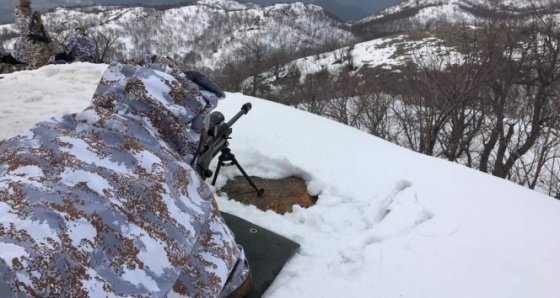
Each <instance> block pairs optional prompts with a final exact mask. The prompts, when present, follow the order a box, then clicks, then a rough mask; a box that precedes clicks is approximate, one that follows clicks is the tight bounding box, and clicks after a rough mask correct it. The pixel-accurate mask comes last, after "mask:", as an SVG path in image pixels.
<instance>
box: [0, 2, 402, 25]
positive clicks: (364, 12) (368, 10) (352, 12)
mask: <svg viewBox="0 0 560 298" xmlns="http://www.w3.org/2000/svg"><path fill="white" fill-rule="evenodd" d="M402 1H403V0H370V1H363V0H300V1H296V0H243V1H239V2H243V3H255V4H260V5H263V6H267V5H272V4H277V3H293V2H302V3H305V4H316V5H319V6H321V7H323V8H324V9H325V10H327V11H328V12H330V13H331V14H333V15H335V16H337V17H338V18H340V19H341V20H343V21H355V20H358V19H361V18H364V17H367V16H369V15H372V14H373V13H375V12H378V11H380V10H382V9H384V8H387V7H389V6H392V5H395V4H398V3H400V2H402ZM13 2H14V3H13V5H14V6H15V1H13ZM187 2H195V1H194V0H193V1H190V0H46V1H33V8H34V9H37V10H39V11H47V10H49V9H53V8H55V7H64V6H76V5H93V4H95V5H138V6H143V5H166V4H178V3H187ZM5 7H6V6H4V8H3V9H2V10H0V24H5V23H10V22H13V21H14V15H13V9H12V7H11V6H10V5H8V8H7V9H5Z"/></svg>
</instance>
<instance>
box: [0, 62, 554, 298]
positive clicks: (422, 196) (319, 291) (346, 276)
mask: <svg viewBox="0 0 560 298" xmlns="http://www.w3.org/2000/svg"><path fill="white" fill-rule="evenodd" d="M105 67H106V66H105V65H94V64H87V63H76V64H70V65H56V66H55V65H51V66H46V67H43V68H41V69H39V70H36V71H26V72H19V73H13V74H8V75H5V78H3V79H1V80H0V106H1V107H2V108H0V127H2V130H0V139H4V138H7V137H11V136H14V135H16V134H17V133H19V132H20V131H21V130H22V129H24V128H26V127H29V126H31V125H32V124H33V123H34V122H36V121H40V120H43V119H46V118H48V117H49V116H54V115H59V114H61V113H69V112H77V111H80V110H82V109H83V108H84V107H86V106H87V105H88V104H89V101H90V98H91V96H92V94H93V92H94V90H95V88H96V85H97V82H98V79H99V77H100V75H101V72H102V71H103V70H104V69H105ZM69 82H72V84H70V83H69ZM22 90H25V91H26V92H22ZM245 102H251V103H252V105H253V109H252V110H251V111H250V112H249V113H248V114H247V115H245V116H244V117H243V118H241V119H240V120H239V121H237V122H236V123H235V125H234V127H233V135H232V136H233V138H232V139H231V140H230V141H231V149H232V150H233V152H234V153H235V154H236V157H237V159H238V160H239V162H240V163H241V164H242V165H243V167H244V169H245V170H246V171H247V172H248V173H249V174H250V175H256V176H261V177H265V178H271V179H275V178H280V177H286V176H290V175H295V176H299V177H302V178H303V179H305V181H306V182H307V186H308V191H309V192H310V193H311V194H314V195H318V196H319V200H318V202H317V204H316V205H315V206H313V207H311V208H309V209H302V208H298V207H296V208H295V209H294V211H293V212H292V213H288V214H285V215H278V214H275V213H273V212H271V211H269V212H262V211H260V210H258V209H257V208H255V207H252V206H244V205H242V204H240V203H237V202H234V201H232V200H229V198H228V197H227V194H223V193H222V194H220V195H219V196H218V204H219V206H220V209H222V210H223V211H226V212H229V213H232V214H235V215H238V216H241V217H243V218H245V219H247V220H249V221H252V222H254V223H256V224H259V225H261V226H263V227H265V228H267V229H270V230H272V231H275V232H277V233H280V234H282V235H284V236H286V237H288V238H290V239H293V240H295V241H297V242H298V243H300V244H301V249H300V250H299V252H298V253H297V254H296V255H295V256H294V258H292V259H291V260H290V262H289V263H288V264H287V265H286V267H284V269H283V270H282V271H281V272H280V275H279V276H278V278H277V279H276V281H275V282H274V283H273V284H272V286H271V287H270V289H269V290H268V292H267V293H266V295H265V297H271V298H292V297H302V298H305V297H328V298H330V297H333V298H334V297H414V298H416V297H430V298H449V297H454V298H472V297H508V298H527V297H539V298H557V297H560V288H559V287H558V281H557V276H560V237H558V227H559V226H560V201H558V200H555V199H553V198H550V197H547V196H544V195H542V194H540V193H537V192H535V191H531V190H528V189H526V188H523V187H520V186H518V185H515V184H513V183H511V182H508V181H505V180H502V179H498V178H495V177H492V176H490V175H485V174H482V173H480V172H477V171H475V170H472V169H468V168H466V167H463V166H460V165H457V164H453V163H449V162H446V161H444V160H440V159H437V158H432V157H428V156H425V155H421V154H417V153H414V152H412V151H409V150H406V149H404V148H401V147H398V146H396V145H392V144H390V143H388V142H385V141H383V140H380V139H378V138H376V137H373V136H371V135H369V134H366V133H363V132H361V131H359V130H356V129H353V128H350V127H347V126H344V125H341V124H338V123H335V122H333V121H330V120H327V119H325V118H322V117H318V116H315V115H312V114H309V113H306V112H303V111H300V110H296V109H294V108H291V107H287V106H282V105H278V104H275V103H272V102H269V101H266V100H262V99H258V98H252V97H247V96H244V95H241V94H233V93H228V95H227V98H226V99H225V100H223V101H221V103H220V105H219V106H218V110H220V111H222V112H223V113H224V115H225V116H226V118H227V119H229V118H230V117H232V116H233V115H235V114H236V113H237V112H238V111H239V109H240V107H241V105H242V104H244V103H245ZM6 107H9V108H6ZM16 119H19V120H16ZM18 121H19V123H17V122H18ZM220 174H221V176H220V177H219V179H218V184H217V188H215V189H214V190H217V189H219V188H220V187H221V186H222V185H224V183H225V182H226V179H228V178H231V177H233V176H236V175H240V174H239V173H238V172H237V170H236V169H235V167H233V168H231V167H229V168H224V169H223V170H222V171H220ZM154 257H155V258H156V257H157V256H154Z"/></svg>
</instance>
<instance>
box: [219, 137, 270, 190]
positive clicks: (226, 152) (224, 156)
mask: <svg viewBox="0 0 560 298" xmlns="http://www.w3.org/2000/svg"><path fill="white" fill-rule="evenodd" d="M226 161H229V162H230V164H228V165H235V166H236V167H237V168H238V169H239V171H241V174H243V177H245V179H247V182H249V185H251V187H252V188H253V189H254V190H255V191H256V192H257V196H259V197H260V196H262V195H263V193H264V189H262V188H258V187H257V185H255V183H254V182H253V180H251V177H249V175H247V173H245V170H243V168H242V167H241V165H240V164H239V162H237V159H235V155H233V154H232V153H231V149H229V148H227V147H226V148H224V149H222V153H221V154H220V156H219V157H218V167H217V168H216V172H215V173H214V178H213V179H212V185H215V184H216V179H218V172H219V171H220V168H221V167H222V166H223V165H226V163H225V162H226Z"/></svg>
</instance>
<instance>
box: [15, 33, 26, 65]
mask: <svg viewBox="0 0 560 298" xmlns="http://www.w3.org/2000/svg"><path fill="white" fill-rule="evenodd" d="M14 58H16V59H17V60H18V61H21V62H25V63H27V60H26V59H25V54H24V53H23V45H22V42H21V37H18V38H17V39H16V42H15V43H14Z"/></svg>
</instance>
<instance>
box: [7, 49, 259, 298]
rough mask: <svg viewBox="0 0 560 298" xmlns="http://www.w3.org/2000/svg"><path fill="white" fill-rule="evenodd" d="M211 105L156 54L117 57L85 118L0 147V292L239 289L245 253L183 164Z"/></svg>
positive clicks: (212, 100) (142, 293) (200, 293)
mask: <svg viewBox="0 0 560 298" xmlns="http://www.w3.org/2000/svg"><path fill="white" fill-rule="evenodd" d="M217 100H218V97H216V95H215V94H214V93H212V92H208V91H203V90H200V89H199V86H198V85H196V84H195V83H193V82H191V81H189V80H188V79H186V77H185V75H184V74H183V73H182V72H181V71H180V70H179V69H178V68H176V67H175V65H174V64H172V63H171V62H170V61H169V60H167V59H165V58H162V57H157V56H154V57H145V58H139V59H133V60H129V61H124V62H122V63H117V62H115V63H113V64H111V65H110V66H109V68H108V69H107V70H106V72H105V73H104V74H103V77H102V80H101V82H100V84H99V87H98V88H97V91H96V93H95V95H94V100H93V102H92V104H91V105H90V106H89V107H88V108H86V109H85V110H84V111H83V112H80V113H77V114H72V115H65V116H61V117H57V118H53V119H51V120H49V121H46V122H41V123H38V124H36V125H35V126H34V127H32V128H31V129H30V130H29V131H27V132H25V133H23V134H21V135H20V136H17V137H14V138H11V139H8V140H5V141H3V142H0V297H13V296H17V297H26V296H36V297H86V296H91V297H117V296H134V297H162V296H165V295H167V294H169V293H174V294H179V295H181V296H187V297H224V296H227V295H228V294H229V293H231V292H232V291H233V290H235V289H236V288H237V287H238V286H239V285H241V284H242V283H243V281H244V280H245V279H246V278H247V276H248V274H249V269H248V264H247V261H246V259H245V256H244V252H243V250H242V248H241V247H239V246H238V245H237V244H236V243H235V240H234V237H233V235H232V233H231V231H230V230H229V229H228V227H227V226H226V225H225V222H224V220H223V218H222V217H221V215H220V212H219V210H218V207H217V204H216V201H215V199H214V197H213V195H212V192H211V191H210V189H209V187H208V186H207V184H206V183H205V182H204V181H203V180H202V179H201V178H200V177H199V176H198V175H197V174H196V173H195V171H194V170H193V169H192V168H191V166H190V165H189V163H188V161H189V158H190V157H189V155H190V153H192V148H193V146H194V145H195V143H196V142H194V143H193V140H194V139H196V138H195V137H194V135H196V132H195V131H193V130H192V129H193V128H195V127H197V125H198V124H197V123H199V120H200V119H201V118H203V117H204V115H207V114H208V112H209V111H210V110H211V108H212V107H213V106H215V104H216V102H217ZM193 121H194V123H193ZM195 123H196V125H195ZM185 154H186V155H187V157H186V158H185Z"/></svg>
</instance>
